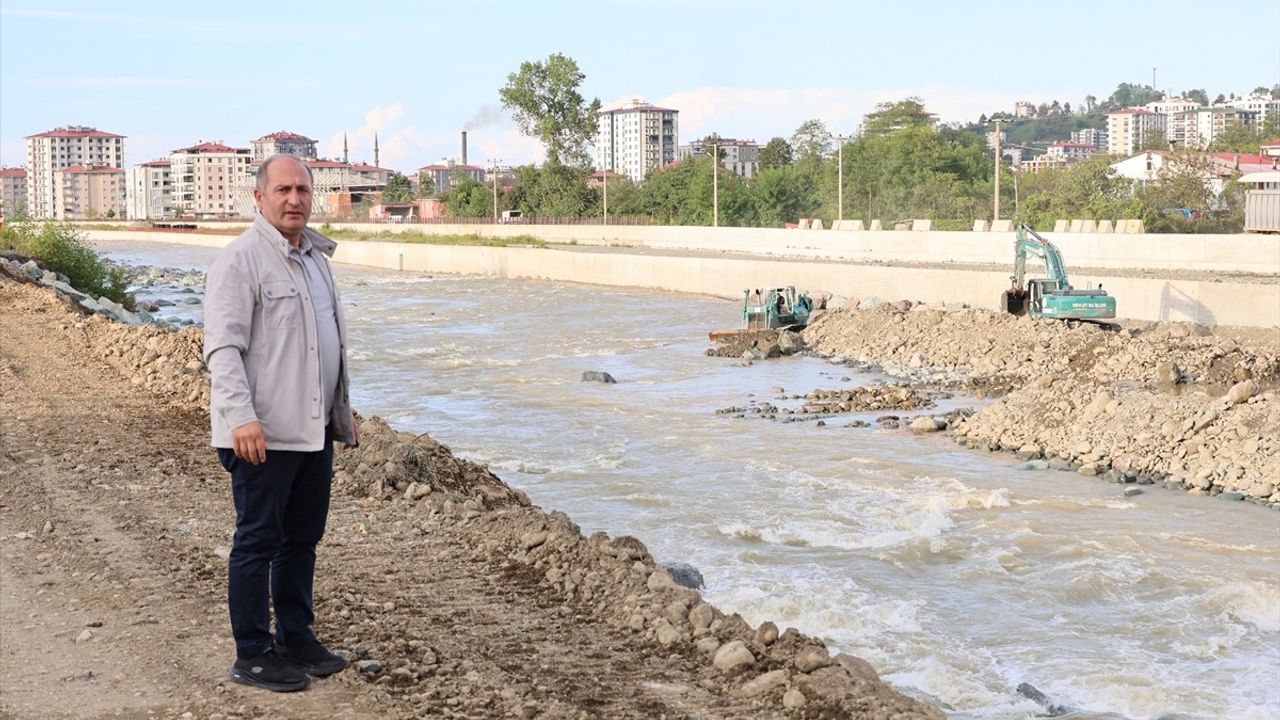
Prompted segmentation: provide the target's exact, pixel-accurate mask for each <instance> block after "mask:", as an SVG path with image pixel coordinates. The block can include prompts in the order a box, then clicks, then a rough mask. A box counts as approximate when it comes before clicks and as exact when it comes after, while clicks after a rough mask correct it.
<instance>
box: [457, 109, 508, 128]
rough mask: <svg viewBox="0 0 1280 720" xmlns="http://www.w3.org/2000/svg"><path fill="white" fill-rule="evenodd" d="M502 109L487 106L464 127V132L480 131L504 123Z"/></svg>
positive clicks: (478, 111)
mask: <svg viewBox="0 0 1280 720" xmlns="http://www.w3.org/2000/svg"><path fill="white" fill-rule="evenodd" d="M502 120H503V117H502V108H501V107H499V106H497V105H485V106H483V107H481V108H480V109H479V110H477V111H476V113H475V115H472V116H471V119H470V120H468V121H467V124H466V125H464V126H463V127H462V129H463V130H478V129H480V128H483V127H488V126H490V125H497V124H498V123H500V122H502Z"/></svg>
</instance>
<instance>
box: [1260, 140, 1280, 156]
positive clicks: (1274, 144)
mask: <svg viewBox="0 0 1280 720" xmlns="http://www.w3.org/2000/svg"><path fill="white" fill-rule="evenodd" d="M1258 154H1259V155H1262V156H1264V157H1269V158H1280V138H1277V139H1275V140H1268V141H1267V142H1264V143H1262V148H1261V149H1260V150H1259V151H1258Z"/></svg>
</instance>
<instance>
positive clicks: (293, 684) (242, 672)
mask: <svg viewBox="0 0 1280 720" xmlns="http://www.w3.org/2000/svg"><path fill="white" fill-rule="evenodd" d="M231 679H232V680H234V681H236V682H238V683H243V684H245V685H252V686H254V687H260V688H263V689H265V690H270V691H272V692H294V691H295V690H306V689H307V686H308V685H310V684H311V678H309V677H307V674H306V673H304V672H302V671H301V670H299V669H298V668H296V667H294V666H293V665H290V664H289V663H287V662H285V661H284V660H281V659H280V658H279V657H278V656H277V655H276V654H275V652H274V651H271V650H268V651H267V652H266V653H264V654H262V655H259V656H257V657H251V658H237V659H236V663H235V664H234V665H232V666H231Z"/></svg>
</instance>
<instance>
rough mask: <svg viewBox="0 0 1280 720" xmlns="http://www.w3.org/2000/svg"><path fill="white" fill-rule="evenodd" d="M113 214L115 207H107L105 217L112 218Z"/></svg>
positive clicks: (114, 213)
mask: <svg viewBox="0 0 1280 720" xmlns="http://www.w3.org/2000/svg"><path fill="white" fill-rule="evenodd" d="M115 216H116V209H115V208H107V217H109V218H113V217H115Z"/></svg>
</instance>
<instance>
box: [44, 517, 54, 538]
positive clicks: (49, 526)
mask: <svg viewBox="0 0 1280 720" xmlns="http://www.w3.org/2000/svg"><path fill="white" fill-rule="evenodd" d="M51 532H53V522H52V521H51V520H45V521H44V534H45V535H48V534H49V533H51Z"/></svg>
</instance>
